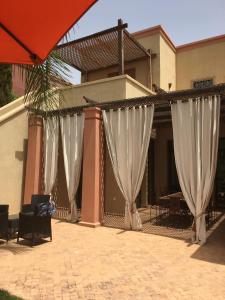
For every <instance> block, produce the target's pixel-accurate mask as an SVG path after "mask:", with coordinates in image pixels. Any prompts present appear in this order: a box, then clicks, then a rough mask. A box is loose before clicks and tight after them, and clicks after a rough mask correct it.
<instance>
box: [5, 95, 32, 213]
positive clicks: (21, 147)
mask: <svg viewBox="0 0 225 300" xmlns="http://www.w3.org/2000/svg"><path fill="white" fill-rule="evenodd" d="M27 139H28V118H27V112H26V111H25V109H24V107H23V103H22V100H21V99H19V100H16V101H14V103H11V104H8V105H7V106H4V107H2V108H0V140H1V146H0V157H1V164H0V191H1V197H0V204H9V212H10V214H14V213H18V212H19V211H20V207H21V201H22V199H23V188H24V176H25V164H26V152H27Z"/></svg>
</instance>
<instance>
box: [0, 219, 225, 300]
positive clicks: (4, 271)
mask: <svg viewBox="0 0 225 300" xmlns="http://www.w3.org/2000/svg"><path fill="white" fill-rule="evenodd" d="M52 225H53V239H54V240H53V242H52V243H48V242H47V243H43V244H41V245H39V246H38V247H35V248H32V249H31V248H30V247H27V244H26V243H24V244H20V245H18V244H16V242H15V241H14V240H13V241H10V242H9V243H8V244H2V245H0V256H1V268H0V277H1V288H3V289H6V290H8V291H9V292H11V293H12V294H14V295H17V296H20V297H22V298H23V299H34V300H35V299H36V300H39V299H48V300H54V299H63V300H68V299H71V300H72V299H96V300H97V299H98V300H99V299H149V298H153V299H171V298H172V299H175V298H177V299H199V300H200V299H202V300H203V299H204V300H205V299H212V298H215V299H223V298H224V294H225V287H224V273H225V258H224V257H225V255H224V249H225V242H224V230H225V220H224V219H223V220H221V222H220V224H219V226H217V228H215V230H214V231H213V232H211V234H210V236H209V240H208V244H206V245H204V246H199V245H193V244H189V242H188V241H187V242H186V243H184V242H183V241H181V240H179V239H171V238H167V237H160V236H157V235H149V234H139V233H138V232H134V231H133V232H132V231H121V230H119V229H110V228H105V227H99V228H96V229H95V230H93V229H92V228H87V227H83V226H78V225H74V224H70V223H67V222H59V221H53V224H52ZM68 232H69V233H70V234H69V238H68V234H65V233H68ZM109 270H110V271H109ZM187 283H188V284H187Z"/></svg>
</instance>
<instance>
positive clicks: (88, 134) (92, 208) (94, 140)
mask: <svg viewBox="0 0 225 300" xmlns="http://www.w3.org/2000/svg"><path fill="white" fill-rule="evenodd" d="M101 122H102V118H101V110H100V109H99V108H87V109H85V123H84V152H83V179H82V180H83V182H82V206H81V207H82V208H81V222H80V224H81V225H84V226H89V227H96V226H99V225H100V223H101V197H102V193H101V186H102V184H101V181H102V180H101V173H102V172H101V158H102V155H101V152H102V150H101Z"/></svg>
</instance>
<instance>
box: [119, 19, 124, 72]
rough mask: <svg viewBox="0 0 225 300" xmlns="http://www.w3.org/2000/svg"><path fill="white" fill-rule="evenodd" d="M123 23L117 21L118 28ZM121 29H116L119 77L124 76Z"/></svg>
mask: <svg viewBox="0 0 225 300" xmlns="http://www.w3.org/2000/svg"><path fill="white" fill-rule="evenodd" d="M122 25H123V21H122V20H121V19H119V20H118V28H121V27H122ZM123 35H124V33H123V28H121V29H118V58H119V59H118V60H119V75H123V74H124V39H123Z"/></svg>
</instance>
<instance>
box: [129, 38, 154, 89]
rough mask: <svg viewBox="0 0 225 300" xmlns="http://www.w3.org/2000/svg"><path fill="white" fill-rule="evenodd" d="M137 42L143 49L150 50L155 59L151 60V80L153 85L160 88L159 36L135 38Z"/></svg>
mask: <svg viewBox="0 0 225 300" xmlns="http://www.w3.org/2000/svg"><path fill="white" fill-rule="evenodd" d="M135 38H136V39H137V40H138V42H139V43H140V44H141V45H142V46H144V47H145V49H151V50H152V52H153V53H155V54H156V57H155V58H153V59H152V79H153V83H154V84H156V85H157V86H160V55H159V54H160V35H159V33H156V34H154V35H151V36H146V37H142V38H138V37H135Z"/></svg>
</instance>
